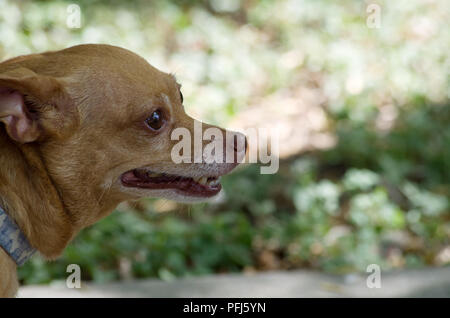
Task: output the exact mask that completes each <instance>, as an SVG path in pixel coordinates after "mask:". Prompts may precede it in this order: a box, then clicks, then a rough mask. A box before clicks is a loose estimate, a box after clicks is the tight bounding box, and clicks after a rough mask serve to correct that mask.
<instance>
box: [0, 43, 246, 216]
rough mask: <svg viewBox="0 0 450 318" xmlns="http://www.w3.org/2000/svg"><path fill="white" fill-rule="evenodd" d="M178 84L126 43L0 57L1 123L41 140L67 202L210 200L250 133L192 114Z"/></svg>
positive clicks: (34, 142)
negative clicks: (2, 59) (123, 46)
mask: <svg viewBox="0 0 450 318" xmlns="http://www.w3.org/2000/svg"><path fill="white" fill-rule="evenodd" d="M180 88H181V87H180V85H179V84H178V83H177V82H176V80H175V78H174V77H173V76H172V75H170V74H166V73H163V72H160V71H159V70H157V69H155V68H154V67H152V66H151V65H149V64H148V63H147V62H146V61H145V60H144V59H142V58H141V57H139V56H137V55H135V54H133V53H131V52H129V51H127V50H124V49H121V48H118V47H113V46H107V45H80V46H76V47H72V48H69V49H66V50H62V51H58V52H49V53H43V54H36V55H29V56H24V57H19V58H15V59H12V60H9V61H6V62H4V63H2V64H0V121H1V122H3V124H4V126H5V127H4V129H5V131H6V133H7V134H8V136H9V138H10V139H11V140H12V141H13V142H15V143H16V144H17V145H18V146H19V147H21V146H28V147H36V148H38V151H39V154H40V156H41V159H42V161H43V162H44V165H45V167H46V169H47V173H48V174H49V176H50V177H51V180H52V181H53V183H54V184H55V186H56V188H57V189H58V191H59V193H60V195H61V196H62V198H63V200H64V203H65V204H66V206H68V207H69V209H70V206H75V205H79V204H80V201H85V202H88V201H94V202H95V204H98V205H101V209H100V211H101V213H105V212H106V211H107V210H111V209H112V208H113V207H114V206H115V205H117V204H118V203H120V202H121V201H125V200H129V199H137V198H140V197H164V198H169V199H174V200H180V201H197V200H203V199H205V198H209V197H212V196H215V195H216V194H218V193H219V192H220V190H221V185H220V180H219V178H220V176H222V175H225V174H227V173H229V172H230V171H231V170H233V169H234V168H235V167H236V166H237V165H238V164H239V162H240V161H241V160H242V159H243V157H244V156H245V151H246V149H245V148H246V143H245V142H244V140H245V138H244V137H243V135H241V134H238V133H230V132H228V134H227V131H225V130H224V129H221V128H218V127H214V126H211V125H206V124H202V125H201V124H200V122H198V121H196V120H195V119H193V118H191V117H189V116H188V115H187V114H186V113H185V110H184V107H183V95H182V93H181V90H180ZM177 128H178V129H177ZM0 129H3V128H0ZM0 133H1V132H0ZM183 133H185V134H184V135H183ZM186 133H187V134H188V135H186ZM203 134H205V135H203ZM189 135H190V136H189ZM218 135H221V136H218ZM202 136H203V137H207V138H202ZM189 137H191V138H189ZM211 137H212V138H211ZM186 138H188V139H186ZM208 139H209V140H208ZM211 140H212V142H211ZM212 145H213V146H212ZM174 157H176V158H174ZM179 157H181V158H182V159H183V160H182V162H181V163H180V162H179V160H177V158H179ZM212 157H214V159H213V160H212ZM221 158H222V159H223V160H220V159H221ZM174 159H175V160H174ZM217 159H219V160H217ZM86 205H88V203H86ZM86 208H88V207H87V206H86ZM99 216H100V215H96V216H91V217H88V219H89V221H88V222H87V223H92V222H93V221H95V220H96V219H98V217H99Z"/></svg>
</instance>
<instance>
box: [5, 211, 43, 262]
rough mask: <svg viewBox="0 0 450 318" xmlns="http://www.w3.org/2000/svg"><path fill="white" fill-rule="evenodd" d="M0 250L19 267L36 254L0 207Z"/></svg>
mask: <svg viewBox="0 0 450 318" xmlns="http://www.w3.org/2000/svg"><path fill="white" fill-rule="evenodd" d="M0 248H3V249H4V250H5V251H6V253H8V254H9V256H11V258H12V259H13V260H14V261H15V262H16V264H17V266H21V265H23V264H25V262H26V261H28V260H29V259H30V258H31V256H33V254H34V253H35V252H36V249H35V248H33V247H32V246H31V245H30V243H29V242H28V239H27V238H26V237H25V235H24V234H23V232H22V231H21V230H20V228H19V227H18V226H17V224H16V223H15V222H14V221H13V220H12V219H11V218H10V217H9V216H8V214H6V212H5V211H4V210H3V209H2V208H1V207H0Z"/></svg>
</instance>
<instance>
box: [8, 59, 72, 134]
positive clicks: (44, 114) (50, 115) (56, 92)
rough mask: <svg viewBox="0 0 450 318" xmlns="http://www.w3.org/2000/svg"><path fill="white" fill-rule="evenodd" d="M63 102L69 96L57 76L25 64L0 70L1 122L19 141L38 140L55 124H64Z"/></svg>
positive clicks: (65, 102)
mask: <svg viewBox="0 0 450 318" xmlns="http://www.w3.org/2000/svg"><path fill="white" fill-rule="evenodd" d="M64 104H67V97H66V94H65V93H64V90H63V86H62V85H61V82H60V81H59V80H58V79H56V78H53V77H49V76H43V75H39V74H36V73H34V72H33V71H31V70H29V69H27V68H23V67H20V68H16V69H14V70H12V71H8V72H5V73H0V122H3V123H4V124H5V128H6V132H7V133H8V135H9V136H10V138H12V139H13V140H15V141H17V142H19V143H29V142H33V141H36V140H38V139H39V138H40V137H41V136H43V135H45V134H46V133H49V132H51V130H55V124H56V126H61V125H62V124H63V118H61V111H60V110H61V109H60V108H61V106H63V105H64ZM49 121H51V122H53V124H50V123H49Z"/></svg>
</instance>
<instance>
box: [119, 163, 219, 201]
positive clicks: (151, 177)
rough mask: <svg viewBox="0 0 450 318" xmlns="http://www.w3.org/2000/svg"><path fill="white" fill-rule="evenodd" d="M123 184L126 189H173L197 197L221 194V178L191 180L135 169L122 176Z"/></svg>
mask: <svg viewBox="0 0 450 318" xmlns="http://www.w3.org/2000/svg"><path fill="white" fill-rule="evenodd" d="M121 179H122V184H123V185H124V186H126V187H133V188H141V189H154V190H161V189H172V190H176V191H177V192H179V193H181V194H183V195H188V196H195V197H212V196H214V195H216V194H217V193H219V192H220V190H221V189H222V185H221V184H220V177H198V178H190V177H184V176H177V175H173V174H167V173H158V172H153V171H150V170H147V169H134V170H130V171H128V172H125V173H124V174H123V175H122V178H121Z"/></svg>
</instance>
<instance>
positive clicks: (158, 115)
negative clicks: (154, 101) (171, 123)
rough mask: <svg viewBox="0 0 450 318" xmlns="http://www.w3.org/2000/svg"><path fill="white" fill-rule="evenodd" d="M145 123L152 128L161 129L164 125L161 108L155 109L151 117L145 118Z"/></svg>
mask: <svg viewBox="0 0 450 318" xmlns="http://www.w3.org/2000/svg"><path fill="white" fill-rule="evenodd" d="M145 123H146V124H147V126H148V127H150V128H151V129H152V130H160V129H161V127H162V126H163V125H164V118H163V114H162V111H161V110H159V109H158V110H155V111H154V112H153V113H152V114H151V116H150V117H149V118H147V119H146V120H145Z"/></svg>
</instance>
